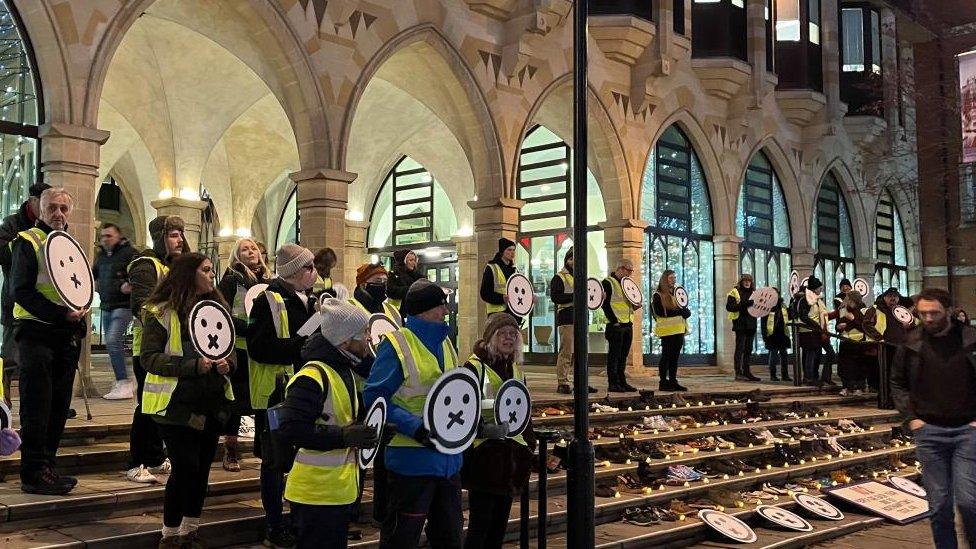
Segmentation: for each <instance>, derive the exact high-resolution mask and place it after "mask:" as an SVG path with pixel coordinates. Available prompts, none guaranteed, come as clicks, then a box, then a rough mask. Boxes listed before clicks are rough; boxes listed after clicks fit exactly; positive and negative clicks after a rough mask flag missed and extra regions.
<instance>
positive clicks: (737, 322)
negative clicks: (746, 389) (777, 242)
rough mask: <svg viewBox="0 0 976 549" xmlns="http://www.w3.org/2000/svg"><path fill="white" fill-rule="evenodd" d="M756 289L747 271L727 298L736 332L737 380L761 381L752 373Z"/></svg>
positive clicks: (733, 329)
mask: <svg viewBox="0 0 976 549" xmlns="http://www.w3.org/2000/svg"><path fill="white" fill-rule="evenodd" d="M754 290H755V287H754V281H753V279H752V275H751V274H748V273H745V274H743V275H742V277H741V278H739V283H738V284H736V285H735V288H732V290H731V291H729V295H728V297H727V298H726V300H725V310H726V311H728V317H729V320H731V321H732V332H733V333H734V334H735V354H734V358H733V362H734V367H735V379H736V381H759V378H758V377H756V376H754V375H752V346H753V343H754V342H755V340H756V318H755V317H754V316H752V315H751V314H749V307H752V292H753V291H754Z"/></svg>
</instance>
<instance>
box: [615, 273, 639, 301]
mask: <svg viewBox="0 0 976 549" xmlns="http://www.w3.org/2000/svg"><path fill="white" fill-rule="evenodd" d="M620 287H621V288H622V289H623V291H624V297H626V298H627V301H629V302H630V304H631V305H633V306H634V307H640V306H641V305H642V304H643V303H644V292H642V291H641V289H640V286H638V285H637V283H636V282H634V279H632V278H630V277H629V276H625V277H624V278H623V279H622V280H621V281H620Z"/></svg>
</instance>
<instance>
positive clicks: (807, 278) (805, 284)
mask: <svg viewBox="0 0 976 549" xmlns="http://www.w3.org/2000/svg"><path fill="white" fill-rule="evenodd" d="M809 280H810V277H809V276H805V277H803V278H802V279H800V287H801V288H806V287H807V282H808V281H809ZM797 291H799V290H797Z"/></svg>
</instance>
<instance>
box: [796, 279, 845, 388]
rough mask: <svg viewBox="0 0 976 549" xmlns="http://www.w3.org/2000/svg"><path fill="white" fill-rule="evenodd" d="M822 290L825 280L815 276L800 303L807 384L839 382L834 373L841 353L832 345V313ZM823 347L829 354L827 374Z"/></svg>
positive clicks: (798, 312)
mask: <svg viewBox="0 0 976 549" xmlns="http://www.w3.org/2000/svg"><path fill="white" fill-rule="evenodd" d="M822 293H823V282H820V279H818V278H817V277H815V276H812V275H811V276H810V278H808V279H807V283H806V287H805V289H804V290H802V291H801V293H800V295H799V299H797V302H796V310H797V315H796V316H797V320H798V321H799V322H800V325H799V327H797V338H798V339H799V344H800V349H801V350H802V352H803V384H804V385H810V386H820V385H824V384H827V385H836V384H835V383H834V382H832V381H830V376H831V370H832V364H833V362H834V360H836V358H837V354H836V353H834V348H833V347H831V346H830V340H829V339H828V338H829V334H828V332H827V320H828V319H829V318H830V317H831V315H832V313H829V312H828V311H827V306H826V305H824V302H823V299H821V297H820V296H821V294H822ZM821 350H823V352H824V354H825V355H826V356H825V360H824V365H823V373H821V372H820V361H821V356H820V351H821Z"/></svg>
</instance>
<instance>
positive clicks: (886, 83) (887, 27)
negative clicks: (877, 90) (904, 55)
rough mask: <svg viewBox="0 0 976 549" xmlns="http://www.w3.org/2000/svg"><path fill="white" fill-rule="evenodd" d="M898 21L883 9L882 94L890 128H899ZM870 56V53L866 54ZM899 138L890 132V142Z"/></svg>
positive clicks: (885, 114)
mask: <svg viewBox="0 0 976 549" xmlns="http://www.w3.org/2000/svg"><path fill="white" fill-rule="evenodd" d="M896 25H897V21H896V19H895V12H893V11H892V10H891V8H887V7H885V8H881V74H882V75H883V79H882V94H883V97H884V100H883V101H884V117H885V121H886V122H887V123H888V128H890V129H894V128H897V127H898V94H900V93H901V90H899V74H898V54H899V51H898V49H899V48H898V36H897V35H896V34H895V29H896ZM865 55H868V52H865ZM897 137H898V132H894V131H889V132H888V139H889V141H892V142H893V141H894V140H895V139H897Z"/></svg>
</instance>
